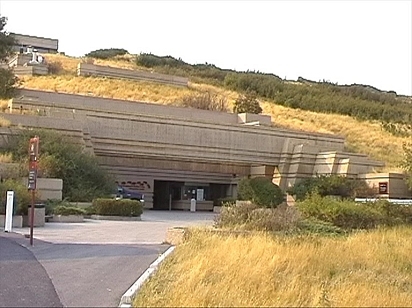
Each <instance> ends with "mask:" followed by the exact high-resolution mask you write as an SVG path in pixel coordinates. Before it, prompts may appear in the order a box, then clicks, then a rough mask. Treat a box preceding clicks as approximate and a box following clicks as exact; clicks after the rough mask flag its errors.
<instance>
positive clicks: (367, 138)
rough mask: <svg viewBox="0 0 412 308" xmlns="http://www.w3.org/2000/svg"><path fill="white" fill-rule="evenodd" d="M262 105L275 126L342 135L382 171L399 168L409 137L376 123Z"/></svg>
mask: <svg viewBox="0 0 412 308" xmlns="http://www.w3.org/2000/svg"><path fill="white" fill-rule="evenodd" d="M262 108H263V111H264V113H266V114H270V115H271V116H272V121H273V122H274V124H275V125H277V126H281V127H285V128H290V129H299V130H303V131H308V132H318V133H328V134H336V135H340V136H342V137H344V138H345V144H346V147H347V149H348V150H350V151H353V152H358V153H363V154H367V155H369V156H370V157H371V158H374V159H377V160H380V161H383V162H385V163H386V168H385V169H384V170H388V169H390V170H392V171H396V170H400V168H399V163H400V161H401V159H402V153H403V150H402V143H404V142H407V141H408V138H406V137H396V136H393V135H392V134H390V133H388V132H386V131H383V130H382V129H381V126H380V124H379V123H377V122H370V121H360V120H357V119H355V118H352V117H349V116H343V115H336V114H325V113H316V112H311V111H304V110H300V109H291V108H286V107H283V106H279V105H275V104H273V103H268V102H264V103H262ZM409 139H410V138H409Z"/></svg>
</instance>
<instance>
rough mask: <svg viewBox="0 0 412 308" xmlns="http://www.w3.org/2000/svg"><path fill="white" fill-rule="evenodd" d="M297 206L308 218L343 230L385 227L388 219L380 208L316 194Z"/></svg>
mask: <svg viewBox="0 0 412 308" xmlns="http://www.w3.org/2000/svg"><path fill="white" fill-rule="evenodd" d="M297 206H298V208H299V210H300V211H301V213H302V214H303V215H304V216H305V217H306V218H315V219H319V220H321V221H325V222H329V223H332V224H333V225H335V226H337V227H340V228H343V229H370V228H374V227H377V226H379V225H385V224H386V223H387V222H388V219H387V218H388V217H387V216H386V215H385V214H384V213H382V211H381V210H380V209H379V208H378V207H374V206H371V205H368V204H361V203H355V202H354V201H349V200H337V199H334V198H330V197H321V196H320V195H319V194H317V193H314V194H312V195H310V196H309V197H308V198H307V199H305V200H304V201H301V202H298V203H297Z"/></svg>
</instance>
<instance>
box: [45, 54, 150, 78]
mask: <svg viewBox="0 0 412 308" xmlns="http://www.w3.org/2000/svg"><path fill="white" fill-rule="evenodd" d="M45 58H46V62H47V63H61V65H62V68H63V73H66V74H67V73H68V74H69V75H75V74H76V70H77V65H78V64H79V63H80V62H82V61H91V62H92V63H94V64H96V65H107V66H112V67H120V68H126V69H136V68H137V66H136V61H135V57H134V56H131V55H127V56H120V57H117V58H115V59H112V60H100V59H89V58H86V57H68V56H64V55H60V54H46V55H45ZM139 69H141V70H148V69H147V68H143V67H139Z"/></svg>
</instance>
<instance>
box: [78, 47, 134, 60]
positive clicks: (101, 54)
mask: <svg viewBox="0 0 412 308" xmlns="http://www.w3.org/2000/svg"><path fill="white" fill-rule="evenodd" d="M127 53H129V52H128V51H127V50H126V49H122V48H109V49H98V50H94V51H91V52H89V53H88V54H86V55H85V56H86V57H91V58H96V59H103V60H104V59H109V58H114V57H116V56H123V55H125V54H127Z"/></svg>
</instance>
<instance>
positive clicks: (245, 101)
mask: <svg viewBox="0 0 412 308" xmlns="http://www.w3.org/2000/svg"><path fill="white" fill-rule="evenodd" d="M233 112H235V113H244V112H249V113H255V114H259V113H262V108H261V107H260V105H259V102H258V100H257V99H256V94H254V93H252V92H250V93H247V94H245V95H240V96H239V97H238V98H237V99H236V101H235V105H234V106H233Z"/></svg>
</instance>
